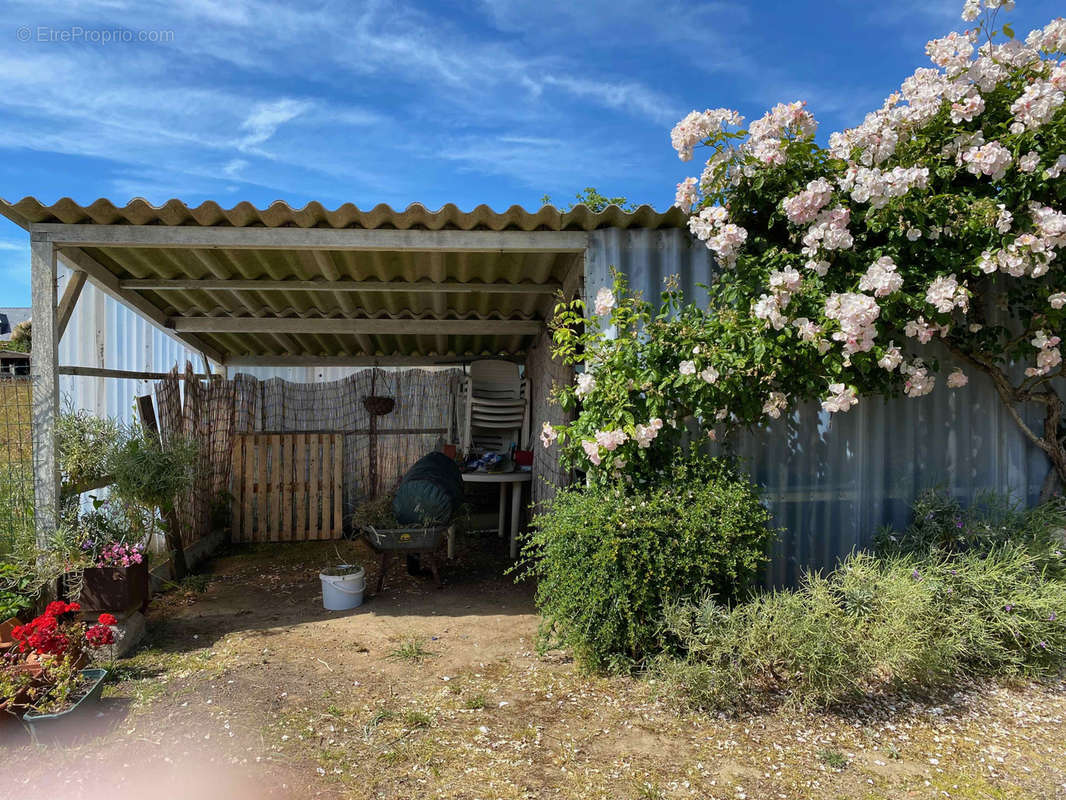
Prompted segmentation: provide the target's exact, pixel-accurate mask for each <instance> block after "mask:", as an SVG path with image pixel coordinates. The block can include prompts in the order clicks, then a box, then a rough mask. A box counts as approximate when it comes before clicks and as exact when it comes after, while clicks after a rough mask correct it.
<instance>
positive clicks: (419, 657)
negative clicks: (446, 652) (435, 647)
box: [389, 637, 437, 664]
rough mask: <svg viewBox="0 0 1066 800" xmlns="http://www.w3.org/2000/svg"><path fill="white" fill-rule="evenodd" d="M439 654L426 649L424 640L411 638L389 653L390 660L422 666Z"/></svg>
mask: <svg viewBox="0 0 1066 800" xmlns="http://www.w3.org/2000/svg"><path fill="white" fill-rule="evenodd" d="M436 655H437V654H436V653H435V652H433V651H432V650H428V649H426V643H425V640H424V639H421V638H419V637H409V638H406V639H404V640H403V641H402V642H400V645H399V646H398V647H396V648H395V649H394V650H391V651H390V652H389V658H391V659H392V660H393V661H406V662H408V663H409V664H421V663H423V662H424V661H425V660H426V659H429V658H434V657H435V656H436Z"/></svg>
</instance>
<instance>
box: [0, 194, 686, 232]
mask: <svg viewBox="0 0 1066 800" xmlns="http://www.w3.org/2000/svg"><path fill="white" fill-rule="evenodd" d="M0 214H3V215H4V216H5V217H7V218H8V219H10V220H12V221H13V222H15V223H16V224H18V225H21V226H22V227H27V226H29V225H30V224H32V223H37V222H59V223H66V224H95V225H198V226H225V227H236V228H244V227H266V228H283V227H299V228H363V229H375V228H393V229H397V230H412V229H418V228H422V229H426V230H443V229H447V228H451V229H456V230H464V231H472V230H492V231H503V230H521V231H536V230H547V231H593V230H598V229H600V228H680V227H684V225H685V224H686V220H687V217H686V215H685V214H683V213H682V212H681V211H680V209H677V208H671V209H669V210H668V211H656V210H655V209H654V208H652V207H651V206H647V205H643V206H640V207H639V208H637V209H635V210H634V211H631V212H628V211H623V210H622V209H621V208H619V207H618V206H608V207H607V208H605V209H603V210H602V211H592V210H590V209H589V208H588V207H587V206H583V205H579V206H575V207H574V208H572V209H570V210H569V211H560V210H559V209H557V208H555V207H554V206H543V207H542V208H540V209H537V210H536V211H527V210H526V209H524V208H522V207H521V206H511V207H510V208H508V209H507V210H506V211H502V212H498V211H494V210H493V209H491V208H489V207H488V206H486V205H480V206H477V207H476V208H474V209H473V210H471V211H462V210H460V209H459V207H458V206H455V205H453V204H452V203H448V204H447V205H444V206H442V207H441V208H439V209H437V210H436V211H430V210H429V209H428V208H426V207H425V206H423V205H422V204H420V203H412V204H411V205H409V206H408V207H407V208H405V209H404V210H402V211H399V210H395V209H393V208H392V207H391V206H389V205H386V204H384V203H381V204H379V205H376V206H374V207H373V208H372V209H370V210H368V211H362V210H360V209H359V208H358V207H357V206H354V205H352V204H351V203H345V204H344V205H342V206H339V207H338V208H335V209H333V210H332V211H330V210H329V209H327V208H326V207H325V206H323V205H322V204H321V203H308V204H307V205H306V206H304V207H303V208H292V207H291V206H290V205H288V203H284V202H282V201H280V200H278V201H275V202H274V203H271V204H270V205H269V206H268V207H266V208H256V207H255V206H253V205H252V204H251V203H238V204H237V205H235V206H233V208H229V209H225V208H222V206H220V205H219V204H218V203H214V202H206V203H201V204H200V205H198V206H196V207H195V208H190V207H189V206H187V205H186V204H185V203H183V202H182V201H181V200H177V199H174V200H168V201H167V202H166V203H164V204H163V205H161V206H153V205H152V204H151V203H149V202H148V201H147V200H144V199H143V198H139V197H138V198H135V199H133V200H131V201H130V202H129V203H127V204H126V205H125V206H116V205H115V204H114V203H112V202H111V201H110V200H108V199H106V198H100V199H99V200H96V201H94V202H92V203H90V204H89V205H87V206H83V205H80V204H78V203H76V202H74V201H73V200H72V199H70V198H69V197H64V198H62V199H60V200H57V201H56V202H55V203H52V204H51V205H45V204H44V203H42V202H41V201H40V200H38V199H37V198H36V197H24V198H23V199H21V200H18V201H16V202H10V201H8V200H3V199H0Z"/></svg>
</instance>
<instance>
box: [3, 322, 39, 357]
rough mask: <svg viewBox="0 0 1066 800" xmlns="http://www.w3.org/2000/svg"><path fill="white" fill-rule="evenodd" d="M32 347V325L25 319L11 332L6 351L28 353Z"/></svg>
mask: <svg viewBox="0 0 1066 800" xmlns="http://www.w3.org/2000/svg"><path fill="white" fill-rule="evenodd" d="M32 345H33V323H32V322H31V321H30V320H28V319H26V320H23V321H22V322H19V323H18V324H16V325H15V327H14V328H12V330H11V340H10V341H9V342H8V345H7V346H8V349H9V350H15V351H16V352H19V353H28V352H30V350H31V348H32Z"/></svg>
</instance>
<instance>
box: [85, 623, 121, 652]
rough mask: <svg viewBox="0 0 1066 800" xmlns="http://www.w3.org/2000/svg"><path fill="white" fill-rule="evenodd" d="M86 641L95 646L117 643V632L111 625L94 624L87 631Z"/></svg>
mask: <svg viewBox="0 0 1066 800" xmlns="http://www.w3.org/2000/svg"><path fill="white" fill-rule="evenodd" d="M85 641H87V642H88V643H89V644H90V645H92V646H93V647H103V646H104V645H106V644H114V643H115V632H114V631H113V630H112V629H111V627H110V626H109V625H93V626H92V627H91V628H89V630H87V631H85Z"/></svg>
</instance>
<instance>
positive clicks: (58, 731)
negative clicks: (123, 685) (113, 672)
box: [22, 657, 107, 743]
mask: <svg viewBox="0 0 1066 800" xmlns="http://www.w3.org/2000/svg"><path fill="white" fill-rule="evenodd" d="M46 674H47V676H48V684H47V689H46V690H45V691H43V692H42V693H41V695H40V697H39V699H37V700H35V701H34V702H33V705H32V706H31V707H30V708H29V709H28V710H27V711H26V713H25V714H24V715H23V717H22V721H23V722H24V723H25V724H26V727H27V728H29V729H30V735H32V736H33V739H34V741H36V742H37V743H42V742H44V741H49V740H52V741H56V740H60V739H63V738H65V737H66V735H67V734H69V733H72V732H74V731H75V730H76V729H74V728H73V726H72V725H71V723H72V722H74V721H75V719H76V717H77V716H78V715H79V714H83V713H85V712H86V711H87V710H88V709H90V708H91V707H92V706H94V705H95V704H96V703H97V702H99V700H100V694H101V693H102V692H103V690H104V679H105V678H106V677H107V670H106V669H78V668H77V667H76V666H75V664H74V663H73V661H72V660H71V659H70V658H69V657H64V658H49V659H48V663H47V666H46Z"/></svg>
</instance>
